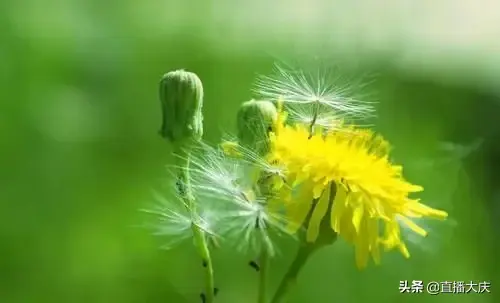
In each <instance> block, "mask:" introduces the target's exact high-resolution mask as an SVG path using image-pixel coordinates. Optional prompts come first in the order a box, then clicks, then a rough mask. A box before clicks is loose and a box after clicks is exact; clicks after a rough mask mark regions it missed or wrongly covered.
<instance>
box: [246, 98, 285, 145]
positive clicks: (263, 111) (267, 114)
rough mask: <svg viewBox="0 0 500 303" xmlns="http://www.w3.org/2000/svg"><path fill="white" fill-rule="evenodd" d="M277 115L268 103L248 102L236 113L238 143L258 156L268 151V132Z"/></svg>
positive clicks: (270, 103) (273, 107)
mask: <svg viewBox="0 0 500 303" xmlns="http://www.w3.org/2000/svg"><path fill="white" fill-rule="evenodd" d="M277 116H278V113H277V111H276V107H275V106H274V104H273V103H272V102H270V101H256V100H250V101H247V102H245V103H243V104H242V105H241V107H240V109H239V111H238V117H237V118H238V120H237V128H238V140H239V143H240V144H241V145H242V146H244V147H247V148H250V149H252V150H254V151H255V152H257V153H259V154H265V153H267V152H268V150H269V132H270V131H272V130H273V127H274V123H275V121H276V118H277Z"/></svg>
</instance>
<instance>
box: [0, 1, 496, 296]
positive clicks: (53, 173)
mask: <svg viewBox="0 0 500 303" xmlns="http://www.w3.org/2000/svg"><path fill="white" fill-rule="evenodd" d="M403 3H406V5H405V4H403ZM425 3H427V2H425ZM425 3H422V4H418V5H417V4H415V3H414V4H413V5H410V6H408V4H409V2H408V1H400V2H396V1H380V2H379V3H377V4H375V3H373V2H370V1H361V0H360V1H328V2H327V1H289V2H284V1H275V2H270V3H268V2H265V1H253V2H252V3H245V2H239V1H208V0H206V1H201V0H200V1H187V0H186V1H173V0H171V1H168V0H167V1H142V2H137V1H111V0H110V1H106V2H102V1H95V0H89V1H81V0H80V1H79V0H72V1H71V0H68V1H56V0H47V1H35V0H25V1H18V2H12V1H4V2H2V3H1V4H0V28H1V30H0V38H1V42H0V98H1V102H0V138H1V140H0V145H1V146H0V147H1V154H2V157H1V160H0V161H1V166H0V181H1V182H0V202H1V204H0V209H1V211H0V214H1V216H2V217H1V218H0V227H1V228H0V235H1V239H2V242H1V243H0V302H1V303H25V302H96V303H98V302H121V303H126V302H130V303H132V302H151V303H155V302H174V303H175V302H179V303H183V302H200V299H199V297H198V295H199V292H200V291H201V289H202V285H203V284H202V283H203V282H202V280H201V279H202V274H201V269H200V264H198V263H199V262H198V261H197V257H196V254H195V252H194V251H193V249H192V247H191V245H190V243H186V244H185V245H183V246H180V247H178V248H177V249H175V250H173V251H162V250H160V249H159V247H160V246H161V244H162V239H157V238H154V237H153V236H151V235H150V234H149V233H148V231H146V230H143V229H140V228H137V227H136V226H138V225H140V224H142V223H143V220H144V218H143V217H142V215H141V213H140V212H138V209H139V208H143V207H144V206H145V205H149V203H150V202H151V199H152V197H151V189H152V188H154V187H156V186H157V185H158V184H161V182H162V180H163V178H165V177H166V176H167V174H166V170H165V165H166V164H168V163H169V161H171V157H170V152H171V151H170V149H169V146H168V144H167V143H166V142H164V141H162V140H161V138H160V137H159V136H158V135H157V132H158V130H159V127H160V119H161V114H160V103H159V101H158V96H157V92H158V88H157V84H158V81H159V79H160V77H161V76H162V74H163V73H165V72H167V71H169V70H172V69H178V68H186V69H188V70H191V71H194V72H196V73H197V74H198V75H199V76H200V78H201V79H202V80H203V83H204V87H205V94H206V97H205V110H204V113H205V139H206V140H207V141H209V142H211V143H216V142H217V141H218V140H219V138H220V135H221V134H223V133H225V132H232V131H234V124H235V117H234V113H235V111H236V109H237V108H238V104H239V103H241V102H242V101H246V100H248V99H250V98H251V97H252V95H251V92H250V88H251V85H252V83H253V81H254V79H255V76H256V74H267V73H269V72H270V71H271V68H272V64H273V62H274V61H275V60H276V58H278V59H281V58H286V59H291V60H294V61H296V62H302V61H304V62H306V61H307V60H310V59H311V58H316V57H319V58H321V60H322V61H321V62H325V64H330V63H333V64H335V65H341V66H343V68H345V69H346V70H349V71H351V70H356V72H360V73H362V74H364V73H375V74H377V75H378V76H377V77H376V80H375V82H374V83H373V85H372V86H373V87H372V89H373V92H375V95H374V98H375V99H376V100H378V101H379V105H378V120H377V122H376V129H377V130H379V131H381V132H382V133H383V134H384V135H385V136H386V137H388V138H389V139H390V140H391V141H392V142H393V144H394V146H395V150H394V158H395V159H396V160H397V161H398V162H401V163H403V164H404V165H405V167H406V168H405V170H406V174H407V176H408V178H410V179H411V180H412V181H414V182H415V183H417V184H422V185H423V186H424V187H425V188H426V191H425V192H424V194H423V196H422V199H423V200H424V201H425V202H426V203H428V204H430V205H432V206H435V207H439V208H443V209H445V210H447V211H448V212H449V213H450V216H451V218H450V220H448V221H447V222H444V223H441V222H429V223H428V224H426V225H425V226H426V227H427V228H428V229H429V230H430V231H431V235H430V236H429V238H427V239H424V240H421V239H414V241H413V240H412V239H410V250H411V253H412V258H411V259H410V260H408V261H406V260H403V258H402V257H401V256H400V255H398V254H397V253H390V254H387V255H384V259H383V264H382V266H380V267H375V266H370V267H369V268H368V269H367V270H365V271H363V272H359V271H357V270H356V269H355V266H354V256H353V252H352V248H351V247H348V246H347V245H345V244H344V243H342V242H339V243H337V244H336V245H335V246H334V247H331V248H329V249H324V250H323V251H321V252H320V253H318V255H316V256H315V258H314V259H312V260H311V261H310V263H308V264H307V266H306V268H305V269H304V271H303V272H302V274H301V276H300V280H299V284H298V286H297V289H296V290H295V292H294V294H293V297H292V300H291V302H296V303H299V302H319V303H321V302H325V303H326V302H365V301H368V300H376V301H379V300H380V301H385V302H400V301H407V302H417V301H418V302H425V301H428V302H475V303H476V302H495V301H496V300H495V299H494V297H495V292H496V287H497V285H500V284H498V283H499V282H500V280H499V279H498V265H496V261H497V258H496V254H497V253H498V252H499V249H498V244H497V241H498V239H499V228H500V226H499V224H498V222H499V219H500V217H499V216H500V207H499V206H498V204H499V203H500V191H499V186H498V182H499V180H500V174H499V171H500V170H499V168H500V166H499V165H500V143H499V142H500V141H499V139H500V128H499V127H498V117H499V114H500V98H499V97H498V89H497V85H498V79H499V77H500V72H499V71H500V64H499V59H500V58H499V56H498V52H495V49H497V50H498V48H497V46H498V41H497V40H498V39H497V37H498V35H497V34H498V33H500V31H498V26H497V25H496V23H494V22H493V20H498V19H496V18H495V17H498V16H497V15H498V14H497V15H495V13H494V12H498V11H500V10H498V9H497V10H495V9H494V7H493V6H491V7H490V6H482V7H481V8H479V7H477V6H474V3H475V2H473V1H463V2H461V4H460V5H456V6H454V5H453V4H452V3H451V1H442V2H440V3H439V5H438V4H437V3H436V6H430V5H429V6H426V5H425ZM432 4H433V5H434V3H432ZM491 5H496V4H493V2H491ZM497 6H498V5H497ZM472 8H473V9H472ZM354 67H355V69H354ZM442 142H453V143H454V145H450V144H448V145H447V146H448V148H444V147H441V148H440V146H442V145H443V144H442ZM478 142H482V144H480V145H478V147H477V148H469V147H471V146H474V144H475V143H478ZM450 146H451V147H450ZM467 148H469V149H471V150H472V151H470V152H463V151H464V150H467ZM280 249H281V254H280V256H279V257H278V258H277V259H276V260H275V261H274V263H273V271H272V274H271V283H272V285H270V288H271V290H272V289H274V287H276V286H277V284H278V283H279V279H280V277H281V276H282V275H283V273H284V272H285V270H286V268H287V265H288V264H289V262H290V261H291V259H292V258H293V257H294V253H295V249H296V243H293V242H290V241H283V243H280ZM252 257H253V256H242V255H237V254H235V253H233V252H232V251H229V250H226V249H221V250H220V251H217V252H215V253H214V262H215V266H216V281H217V286H218V287H219V288H220V294H219V295H218V301H217V302H220V303H224V302H237V303H239V302H241V303H245V302H255V301H256V298H255V295H256V287H257V282H256V274H255V272H253V270H252V269H251V268H249V267H248V266H247V265H246V264H247V262H248V261H249V260H250V259H251V258H252ZM401 280H425V281H429V280H432V281H445V280H448V281H460V280H461V281H471V280H472V281H475V282H480V281H491V283H492V287H491V289H492V293H491V294H467V295H464V294H462V295H451V294H442V295H438V296H428V295H424V294H420V295H411V294H400V293H399V291H398V285H399V281H401ZM497 299H498V297H497ZM496 302H498V301H496Z"/></svg>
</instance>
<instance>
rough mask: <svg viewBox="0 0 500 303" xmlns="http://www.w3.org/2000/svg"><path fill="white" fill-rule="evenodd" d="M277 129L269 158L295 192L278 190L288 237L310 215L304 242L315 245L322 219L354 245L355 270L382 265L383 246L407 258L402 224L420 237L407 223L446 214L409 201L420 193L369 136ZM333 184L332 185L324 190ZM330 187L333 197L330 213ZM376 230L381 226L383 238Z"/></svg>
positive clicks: (302, 128) (296, 127)
mask: <svg viewBox="0 0 500 303" xmlns="http://www.w3.org/2000/svg"><path fill="white" fill-rule="evenodd" d="M280 115H283V113H281V114H280ZM279 120H280V119H278V121H279ZM275 128H276V132H275V133H274V134H271V137H270V138H271V155H270V160H271V161H277V162H279V163H281V164H283V165H285V166H286V168H287V170H286V172H287V175H286V179H287V184H291V185H290V186H291V187H292V189H294V190H295V191H293V190H292V191H291V192H290V189H287V188H286V187H284V188H282V191H285V192H286V193H285V195H284V196H285V197H288V198H287V200H286V201H285V206H286V207H287V208H288V216H289V220H290V223H291V224H290V225H289V231H290V232H296V231H297V230H298V229H299V228H300V227H301V226H302V225H303V224H304V222H305V220H306V216H307V214H308V213H309V211H310V210H311V209H312V216H311V217H310V220H309V222H308V226H306V228H307V235H306V240H307V241H308V242H314V241H316V239H317V238H318V235H319V233H320V228H319V226H320V224H321V222H322V221H323V219H324V218H325V217H327V216H328V218H329V224H330V228H331V231H332V232H335V233H337V234H338V235H339V236H341V237H342V238H344V239H345V240H346V241H347V242H349V243H352V244H353V245H354V247H355V252H356V264H357V266H358V267H359V268H363V267H365V266H366V264H367V262H368V257H369V256H370V255H371V257H372V258H373V260H374V261H375V263H379V262H380V251H379V246H381V245H382V246H383V247H384V248H386V249H387V250H390V249H393V248H398V249H399V250H400V252H401V253H402V254H403V255H404V256H405V257H407V258H408V257H409V256H410V254H409V252H408V249H407V247H406V245H405V244H404V242H403V240H402V237H401V227H400V224H401V222H402V223H404V224H405V226H406V227H407V228H409V229H410V230H412V231H413V232H414V233H416V234H419V235H421V236H426V235H427V232H426V231H425V230H424V229H422V228H421V227H419V226H418V225H417V224H416V223H415V222H414V221H413V220H412V218H423V217H429V218H437V219H445V218H446V217H447V213H446V212H444V211H440V210H435V209H433V208H430V207H428V206H426V205H424V204H421V203H420V202H419V200H416V199H411V198H409V194H411V193H413V192H419V191H422V190H423V188H422V187H420V186H417V185H413V184H411V183H409V182H407V181H406V180H405V179H404V178H403V176H402V168H401V167H400V166H396V165H394V164H392V163H391V162H390V161H389V158H388V151H389V144H388V143H387V142H386V141H385V140H384V139H383V138H382V137H381V136H378V135H376V134H374V133H373V132H372V131H370V130H368V129H357V128H356V127H344V128H346V129H347V131H346V132H343V131H329V132H326V133H323V132H317V133H314V134H311V133H310V131H309V128H308V127H307V125H301V124H297V125H293V126H290V125H285V124H281V125H276V127H275ZM332 183H333V184H335V185H336V186H335V187H332V186H330V184H332ZM332 188H335V190H336V191H335V199H334V201H333V207H331V211H328V209H329V205H330V202H329V198H328V197H329V196H330V192H331V191H332ZM313 200H316V201H317V203H316V204H315V205H313V204H312V203H311V201H313ZM379 225H381V226H383V231H384V232H383V235H382V236H381V235H380V233H381V231H380V230H379Z"/></svg>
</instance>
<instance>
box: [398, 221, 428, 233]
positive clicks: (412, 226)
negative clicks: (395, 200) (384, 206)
mask: <svg viewBox="0 0 500 303" xmlns="http://www.w3.org/2000/svg"><path fill="white" fill-rule="evenodd" d="M400 220H401V221H402V222H403V223H404V224H405V225H406V226H408V228H409V229H411V230H412V231H414V232H415V233H417V234H419V235H421V236H422V237H426V236H427V232H426V231H425V229H423V228H422V227H420V226H418V225H417V224H416V223H415V222H413V221H412V220H410V219H408V218H406V217H403V216H401V217H400Z"/></svg>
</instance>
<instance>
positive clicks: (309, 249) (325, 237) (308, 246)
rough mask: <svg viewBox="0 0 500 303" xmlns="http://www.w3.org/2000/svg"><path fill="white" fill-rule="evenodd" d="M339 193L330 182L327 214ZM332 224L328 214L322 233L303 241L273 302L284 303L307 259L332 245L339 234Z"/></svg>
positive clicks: (311, 210)
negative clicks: (312, 238) (312, 240)
mask: <svg viewBox="0 0 500 303" xmlns="http://www.w3.org/2000/svg"><path fill="white" fill-rule="evenodd" d="M336 194H337V186H336V185H335V183H334V182H331V183H330V194H329V196H328V210H327V214H330V213H331V211H332V206H333V200H334V198H335V195H336ZM318 200H319V198H318V199H315V200H313V206H312V207H311V209H310V210H309V213H308V214H307V217H306V220H305V224H304V226H308V225H309V221H310V220H311V216H312V213H313V211H314V208H315V207H316V203H317V202H318ZM330 226H331V224H330V216H326V217H324V218H323V220H322V221H321V225H320V233H319V235H318V238H317V239H316V241H315V242H314V243H310V242H305V243H303V244H302V245H301V246H300V247H299V250H298V252H297V256H295V259H294V260H293V262H292V264H291V265H290V267H289V268H288V272H287V273H286V274H285V276H284V277H283V279H282V280H281V283H280V285H279V287H278V290H277V291H276V293H275V295H274V297H273V300H272V301H271V303H282V302H286V299H287V295H288V293H289V292H290V291H291V289H292V288H293V287H294V286H295V285H296V284H297V277H298V275H299V272H300V271H301V270H302V268H303V267H304V265H305V264H306V262H307V260H308V259H309V258H310V257H311V255H312V254H313V253H314V252H315V251H317V250H319V249H320V248H322V247H325V246H328V245H332V244H333V243H335V241H336V240H337V234H336V233H334V232H333V231H332V230H331V227H330Z"/></svg>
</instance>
